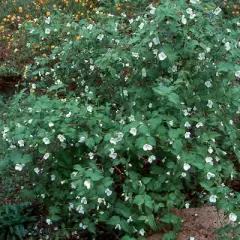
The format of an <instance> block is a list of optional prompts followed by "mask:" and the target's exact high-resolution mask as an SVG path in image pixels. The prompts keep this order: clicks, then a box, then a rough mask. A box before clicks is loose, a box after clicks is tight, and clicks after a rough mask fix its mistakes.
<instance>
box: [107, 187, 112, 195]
mask: <svg viewBox="0 0 240 240" xmlns="http://www.w3.org/2000/svg"><path fill="white" fill-rule="evenodd" d="M105 193H106V194H107V196H108V197H109V196H111V195H112V191H111V190H110V189H108V188H107V189H106V190H105Z"/></svg>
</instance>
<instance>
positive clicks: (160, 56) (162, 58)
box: [158, 52, 167, 61]
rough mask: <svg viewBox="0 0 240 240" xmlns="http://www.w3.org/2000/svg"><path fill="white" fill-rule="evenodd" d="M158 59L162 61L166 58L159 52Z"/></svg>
mask: <svg viewBox="0 0 240 240" xmlns="http://www.w3.org/2000/svg"><path fill="white" fill-rule="evenodd" d="M158 58H159V60H160V61H164V60H165V59H166V58H167V55H166V54H165V53H164V52H160V53H159V54H158Z"/></svg>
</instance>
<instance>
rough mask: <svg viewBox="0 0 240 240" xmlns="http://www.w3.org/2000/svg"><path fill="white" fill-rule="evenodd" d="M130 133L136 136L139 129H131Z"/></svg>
mask: <svg viewBox="0 0 240 240" xmlns="http://www.w3.org/2000/svg"><path fill="white" fill-rule="evenodd" d="M130 133H131V134H132V135H133V136H136V135H137V129H136V128H131V129H130Z"/></svg>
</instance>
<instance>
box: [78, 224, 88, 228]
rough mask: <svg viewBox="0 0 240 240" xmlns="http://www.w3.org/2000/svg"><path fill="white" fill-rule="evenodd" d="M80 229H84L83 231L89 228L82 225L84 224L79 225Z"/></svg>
mask: <svg viewBox="0 0 240 240" xmlns="http://www.w3.org/2000/svg"><path fill="white" fill-rule="evenodd" d="M79 227H80V228H82V229H86V228H87V226H86V225H84V224H82V223H79Z"/></svg>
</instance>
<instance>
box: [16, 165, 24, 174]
mask: <svg viewBox="0 0 240 240" xmlns="http://www.w3.org/2000/svg"><path fill="white" fill-rule="evenodd" d="M23 167H24V164H18V163H17V164H16V165H15V170H16V171H20V172H21V171H22V169H23Z"/></svg>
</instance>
